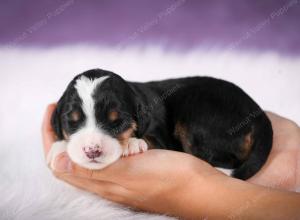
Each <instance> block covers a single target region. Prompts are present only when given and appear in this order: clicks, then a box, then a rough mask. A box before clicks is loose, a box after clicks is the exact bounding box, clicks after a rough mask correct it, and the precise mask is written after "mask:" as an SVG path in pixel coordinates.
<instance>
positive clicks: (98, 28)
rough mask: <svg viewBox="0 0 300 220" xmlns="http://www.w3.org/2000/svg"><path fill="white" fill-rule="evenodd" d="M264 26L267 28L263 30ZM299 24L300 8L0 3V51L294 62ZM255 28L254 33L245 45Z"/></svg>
mask: <svg viewBox="0 0 300 220" xmlns="http://www.w3.org/2000/svg"><path fill="white" fill-rule="evenodd" d="M289 3H290V4H291V5H292V6H290V7H289V8H288V10H287V11H286V12H284V13H283V14H282V15H279V16H276V17H275V18H274V19H271V17H270V15H271V14H272V13H273V12H276V11H278V10H279V9H280V8H282V7H284V6H287V5H288V4H289ZM176 4H177V7H176ZM172 6H173V9H172ZM168 8H169V9H168ZM49 13H50V14H51V16H50V17H49V15H50V14H49ZM47 15H48V16H47ZM159 16H160V17H159ZM268 18H269V22H268V23H264V21H266V19H268ZM299 23H300V1H299V0H292V1H291V0H289V1H286V0H276V1H274V0H265V1H262V0H248V1H246V0H227V1H224V0H204V1H199V0H185V1H184V0H182V1H180V0H179V1H175V0H165V1H162V0H126V1H121V0H119V1H117V0H102V1H95V0H93V1H92V0H88V1H86V0H85V1H83V0H74V1H72V0H64V1H62V0H43V1H41V0H27V1H20V0H19V1H18V0H4V1H3V0H2V1H1V2H0V31H1V34H0V44H1V45H7V44H10V45H21V46H42V47H49V46H57V45H61V44H77V43H92V44H99V45H108V46H116V47H118V46H120V45H122V46H127V45H148V44H160V45H163V46H165V47H166V48H176V49H178V48H179V49H192V48H195V47H198V46H202V47H206V48H216V47H221V48H229V47H230V46H232V45H233V44H235V46H234V47H235V49H259V50H275V51H278V52H280V53H285V54H294V55H295V54H299V53H300V36H299V33H300V25H299ZM259 24H261V25H262V26H261V28H258V26H257V25H259ZM255 27H257V30H256V31H254V32H255V33H254V32H251V35H250V37H248V39H243V36H245V34H246V33H247V31H250V30H251V29H252V30H253V28H255ZM249 33H250V32H249Z"/></svg>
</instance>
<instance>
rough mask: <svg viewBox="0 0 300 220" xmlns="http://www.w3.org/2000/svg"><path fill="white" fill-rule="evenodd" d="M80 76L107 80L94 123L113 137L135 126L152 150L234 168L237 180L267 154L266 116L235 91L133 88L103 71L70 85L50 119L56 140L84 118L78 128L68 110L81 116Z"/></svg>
mask: <svg viewBox="0 0 300 220" xmlns="http://www.w3.org/2000/svg"><path fill="white" fill-rule="evenodd" d="M81 75H84V76H86V77H88V78H91V79H93V78H98V77H102V76H110V77H109V78H108V79H107V80H105V81H104V82H103V84H102V85H101V87H100V88H99V89H98V90H97V91H96V93H95V97H94V99H95V100H96V103H97V106H96V117H97V120H99V122H100V123H101V124H102V125H103V127H104V129H105V130H106V131H107V132H108V133H109V134H110V135H111V136H112V137H116V136H117V135H118V134H120V133H122V132H124V131H125V130H126V129H128V127H129V126H130V125H131V123H132V122H135V123H136V124H137V130H136V131H135V136H136V137H138V138H143V139H145V140H146V141H147V142H148V144H149V145H150V146H151V147H153V148H163V149H170V150H176V151H183V152H187V153H190V154H193V155H195V156H196V157H199V158H201V159H203V160H205V161H207V162H209V163H210V164H212V165H213V166H216V167H223V168H228V169H234V172H233V176H234V177H236V178H239V179H248V178H249V177H251V176H253V175H254V174H255V173H256V172H257V171H258V170H259V169H260V168H261V167H262V165H263V164H264V163H265V161H266V159H267V157H268V155H269V152H270V150H271V146H272V135H273V132H272V126H271V123H270V121H269V119H268V117H267V116H266V114H265V113H264V112H263V110H262V109H261V108H260V107H259V106H258V105H257V104H256V103H255V102H254V101H253V100H252V99H251V98H250V97H249V96H248V95H247V94H246V93H245V92H244V91H243V90H241V89H240V88H239V87H237V86H236V85H234V84H232V83H229V82H226V81H223V80H220V79H215V78H211V77H188V78H178V79H170V80H163V81H153V82H147V83H137V82H127V81H125V80H123V79H122V78H121V77H120V76H118V75H117V74H114V73H112V72H109V71H105V70H100V69H95V70H89V71H86V72H84V73H83V74H80V75H78V76H77V77H75V78H74V80H73V81H72V82H71V83H70V84H69V86H68V88H67V90H66V91H65V93H64V95H63V96H62V98H61V99H60V101H59V103H58V106H57V109H56V112H55V113H54V115H53V117H52V125H53V128H54V130H55V131H56V134H57V136H58V138H59V139H64V138H65V137H64V134H63V131H64V132H65V133H67V134H72V133H74V132H76V130H77V129H78V128H79V127H80V126H81V123H82V122H83V121H84V115H83V114H81V117H80V120H78V121H77V122H76V124H74V122H72V121H71V120H68V117H69V116H68V115H69V113H70V112H72V109H74V108H77V109H79V112H80V108H79V106H80V102H81V101H80V100H79V99H78V96H76V91H75V89H74V83H75V81H76V80H77V79H78V77H80V76H81ZM110 109H114V110H116V111H118V112H119V118H118V120H116V121H114V122H113V123H112V122H110V121H109V120H107V112H108V111H109V110H110ZM72 123H73V124H72Z"/></svg>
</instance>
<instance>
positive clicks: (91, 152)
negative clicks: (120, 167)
mask: <svg viewBox="0 0 300 220" xmlns="http://www.w3.org/2000/svg"><path fill="white" fill-rule="evenodd" d="M82 150H83V152H84V153H85V155H86V156H87V157H88V158H89V159H92V160H93V159H95V158H98V157H100V156H101V154H102V151H101V149H100V146H99V145H95V146H86V147H83V148H82Z"/></svg>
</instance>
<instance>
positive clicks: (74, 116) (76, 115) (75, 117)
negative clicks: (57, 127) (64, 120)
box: [70, 111, 80, 122]
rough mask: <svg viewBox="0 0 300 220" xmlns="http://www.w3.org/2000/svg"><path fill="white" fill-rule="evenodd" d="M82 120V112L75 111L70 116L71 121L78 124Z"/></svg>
mask: <svg viewBox="0 0 300 220" xmlns="http://www.w3.org/2000/svg"><path fill="white" fill-rule="evenodd" d="M79 119H80V112H78V111H73V112H72V113H71V114H70V120H71V121H73V122H77V121H79Z"/></svg>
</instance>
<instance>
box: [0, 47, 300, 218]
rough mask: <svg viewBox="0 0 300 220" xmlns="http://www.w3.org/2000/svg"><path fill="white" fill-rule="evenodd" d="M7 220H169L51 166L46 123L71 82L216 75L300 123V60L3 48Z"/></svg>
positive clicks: (0, 124) (0, 155)
mask: <svg viewBox="0 0 300 220" xmlns="http://www.w3.org/2000/svg"><path fill="white" fill-rule="evenodd" d="M0 66H1V71H0V74H1V81H0V96H1V99H0V100H1V105H0V133H1V136H0V163H1V165H0V179H1V180H0V194H1V202H0V219H1V220H5V219H22V220H24V219H25V220H27V219H28V220H29V219H30V220H33V219H101V220H110V219H114V220H118V219H122V220H126V219H130V220H131V219H133V220H134V219H136V220H137V219H142V220H150V219H151V220H165V219H171V218H169V217H165V216H159V215H153V214H146V213H136V212H134V211H131V210H130V209H128V208H126V207H122V206H119V205H116V204H113V203H111V202H108V201H106V200H103V199H101V198H99V197H97V196H95V195H92V194H90V193H88V192H84V191H81V190H78V189H75V188H74V187H72V186H69V185H67V184H65V183H63V182H60V181H59V180H57V179H55V178H54V177H53V176H52V175H51V172H50V171H49V170H48V169H47V167H46V165H45V161H44V158H43V152H42V144H41V134H40V127H41V120H42V117H43V113H44V110H45V107H46V105H47V104H48V103H50V102H54V101H56V100H57V99H58V98H59V97H60V95H61V94H62V92H63V91H64V89H65V88H66V85H67V83H68V82H69V81H70V80H71V79H72V78H73V77H74V75H75V74H78V73H80V72H82V71H84V70H87V69H91V68H96V67H99V68H103V69H108V70H111V71H114V72H116V73H118V74H120V75H122V76H123V77H124V78H125V79H128V80H135V81H146V80H158V79H165V78H171V77H180V76H188V75H209V76H214V77H219V78H223V79H227V80H230V81H232V82H234V83H236V84H238V85H239V86H241V87H242V88H243V89H244V90H245V91H246V92H247V93H248V94H250V95H251V96H252V97H253V98H254V99H255V100H256V101H257V102H258V103H259V104H260V105H261V106H262V108H264V109H267V110H271V111H274V112H277V113H279V114H281V115H283V116H287V117H289V118H291V119H292V120H294V121H296V122H297V123H298V124H299V123H300V114H299V112H300V102H299V100H300V86H299V82H300V75H299V69H300V57H283V56H280V55H278V54H275V53H271V52H270V53H258V52H247V53H246V52H241V51H240V52H234V51H217V50H216V51H206V50H201V49H196V50H195V51H192V52H187V53H185V52H182V51H181V52H176V51H173V52H172V51H169V52H165V51H163V50H162V49H160V48H153V47H149V48H125V49H122V50H114V49H112V48H99V47H92V46H69V47H59V48H48V49H41V48H40V49H38V48H35V49H33V48H7V47H2V48H0Z"/></svg>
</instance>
